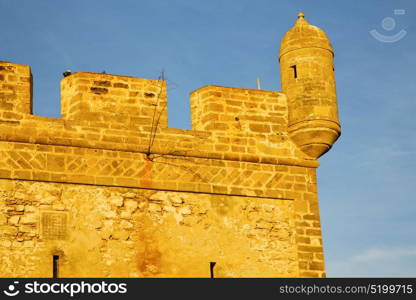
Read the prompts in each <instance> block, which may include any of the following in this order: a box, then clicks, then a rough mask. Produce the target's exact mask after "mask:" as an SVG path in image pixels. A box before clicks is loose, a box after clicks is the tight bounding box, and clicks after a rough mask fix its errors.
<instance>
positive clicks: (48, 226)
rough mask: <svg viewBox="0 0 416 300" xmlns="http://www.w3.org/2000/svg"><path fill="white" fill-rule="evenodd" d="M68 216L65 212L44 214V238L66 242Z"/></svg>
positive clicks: (42, 226)
mask: <svg viewBox="0 0 416 300" xmlns="http://www.w3.org/2000/svg"><path fill="white" fill-rule="evenodd" d="M67 219H68V214H67V213H65V212H55V211H54V212H49V211H48V212H42V213H41V232H42V238H44V239H48V240H64V239H65V238H66V235H67V232H66V231H67V228H66V227H67Z"/></svg>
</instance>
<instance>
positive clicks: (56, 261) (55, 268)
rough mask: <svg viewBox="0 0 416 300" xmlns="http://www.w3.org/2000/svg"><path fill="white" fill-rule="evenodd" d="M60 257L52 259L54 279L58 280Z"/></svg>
mask: <svg viewBox="0 0 416 300" xmlns="http://www.w3.org/2000/svg"><path fill="white" fill-rule="evenodd" d="M58 267H59V255H54V256H53V257H52V278H58V271H59V269H58Z"/></svg>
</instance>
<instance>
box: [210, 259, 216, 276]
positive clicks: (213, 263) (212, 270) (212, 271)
mask: <svg viewBox="0 0 416 300" xmlns="http://www.w3.org/2000/svg"><path fill="white" fill-rule="evenodd" d="M215 264H216V262H214V261H212V262H210V263H209V271H210V274H211V278H214V267H215Z"/></svg>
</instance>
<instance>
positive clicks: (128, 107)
mask: <svg viewBox="0 0 416 300" xmlns="http://www.w3.org/2000/svg"><path fill="white" fill-rule="evenodd" d="M300 19H303V18H300ZM297 23H299V22H297ZM301 23H302V22H301ZM302 24H303V23H302ZM296 26H300V25H299V24H297V25H295V27H296ZM302 26H306V25H302ZM285 40H286V41H287V40H288V39H284V40H283V43H285ZM289 40H296V36H295V38H294V39H289ZM291 46H292V44H291ZM302 51H303V50H302ZM295 52H296V51H293V53H295ZM302 53H303V52H302ZM302 53H300V54H299V55H303V54H302ZM314 53H315V52H313V51H312V52H308V53H307V55H312V56H311V57H309V58H308V59H309V60H312V61H313V60H314V57H313V55H314ZM290 57H292V56H290ZM291 59H292V58H291ZM281 60H283V59H281ZM316 61H318V64H331V68H332V59H331V58H330V57H326V58H325V59H321V56H320V54H317V57H316ZM283 66H287V64H286V65H285V63H283ZM283 66H282V68H283V69H282V72H286V71H287V70H284V68H285V67H283ZM289 67H290V66H289ZM301 69H302V68H301ZM299 72H301V73H300V74H306V73H303V72H307V74H309V75H308V76H309V77H310V80H312V81H313V80H315V79H314V71H311V70H309V71H306V70H299ZM317 72H318V73H319V72H320V71H319V70H318V71H317ZM282 76H284V75H283V74H282ZM302 76H303V75H302ZM316 76H317V78H318V79H317V80H318V81H320V82H321V81H322V80H323V79H322V74H320V75H319V74H318V75H316ZM324 77H325V76H324ZM325 78H326V79H325V80H329V81H331V80H332V81H333V77H328V78H329V79H328V78H327V77H325ZM31 82H32V78H31V73H30V68H29V67H28V66H22V65H18V64H13V63H9V62H0V257H1V263H0V276H2V277H51V276H52V269H53V268H52V258H53V256H54V255H55V256H59V265H58V267H59V272H58V273H59V276H61V277H209V276H210V262H216V265H215V268H214V275H215V276H216V277H323V276H325V268H324V257H323V249H322V237H321V230H320V228H321V227H320V217H319V207H318V198H317V186H316V168H317V167H318V166H319V163H318V161H317V160H316V158H317V157H319V156H320V155H321V154H322V153H323V152H321V153H318V152H319V151H320V150H319V149H321V148H319V147H321V146H322V144H325V145H328V147H330V146H331V145H332V144H331V143H330V141H329V140H328V133H327V132H329V131H331V130H333V131H334V129H333V128H331V126H327V123H328V122H325V120H326V119H325V118H326V117H323V118H322V119H323V120H324V121H323V122H320V123H319V124H318V125H319V126H317V125H316V124H317V123H316V120H315V119H316V118H309V117H308V116H310V114H308V111H307V110H305V107H307V109H310V105H309V104H307V105H306V104H302V102H301V101H303V100H302V97H301V94H302V90H299V91H297V92H296V93H295V92H294V91H295V86H296V83H291V84H288V87H286V85H285V83H283V86H284V91H283V92H276V91H264V90H253V89H241V88H230V87H220V86H205V87H202V88H200V89H198V90H196V91H194V92H192V93H191V96H190V102H191V114H192V128H193V129H192V130H182V129H173V128H168V126H167V107H166V103H167V95H166V82H164V81H160V80H149V79H140V78H132V77H125V76H118V75H110V74H101V73H100V74H98V73H86V72H78V73H74V74H71V75H69V76H67V77H65V78H63V79H62V80H61V98H62V118H61V119H55V118H47V117H41V116H34V115H32V114H31V112H32V109H31V106H32V104H31V103H32V99H31V94H32V93H31V89H32V86H31ZM282 82H285V81H284V80H282ZM299 84H301V85H304V83H299ZM331 84H333V85H330V87H331V91H332V87H333V88H335V83H334V82H332V83H331ZM320 88H321V87H320V85H319V84H317V85H312V86H311V89H312V91H310V89H309V90H308V93H309V94H306V96H307V97H315V96H316V95H318V96H319V95H322V94H323V93H324V91H325V89H324V90H323V91H320ZM286 90H287V91H286ZM293 93H295V94H296V101H295V100H294V99H293V95H294V94H293ZM331 93H332V92H331ZM334 95H335V94H334ZM328 99H329V98H328ZM331 99H332V100H331V101H335V102H331V103H330V104H328V103H326V102H322V101H323V100H322V101H321V102H319V101H318V102H316V101H313V103H315V104H314V105H315V106H313V107H312V110H313V111H314V112H322V111H325V112H328V111H331V110H328V109H326V108H325V107H328V105H329V107H335V108H336V99H335V98H331ZM298 101H300V103H301V104H299V103H298ZM328 101H329V100H328ZM331 109H332V108H331ZM332 112H335V110H332ZM293 116H296V118H298V119H296V120H297V121H299V120H300V119H302V118H303V120H301V123H305V124H309V125H307V126H303V127H302V128H301V130H300V129H299V128H298V127H296V128H295V129H293V128H294V127H293V125H294V124H293V120H294V119H293V118H294V117H293ZM325 116H328V115H325ZM330 117H331V118H332V119H333V120H332V121H333V122H332V123H334V122H335V123H337V122H338V120H337V116H336V114H335V113H330ZM311 121H312V122H311ZM337 124H338V126H339V122H338V123H337ZM308 126H309V127H308ZM317 128H318V129H317ZM308 130H309V131H312V134H310V133H309V132H308ZM335 131H336V130H335ZM299 132H301V134H299ZM305 132H306V134H305ZM336 132H338V135H339V130H338V131H336ZM338 135H337V136H338ZM337 136H336V137H337ZM300 137H301V138H300ZM335 139H336V138H335ZM335 139H333V141H332V142H334V141H335ZM305 145H307V146H306V147H305ZM316 146H317V147H316ZM311 149H312V151H311ZM316 149H318V150H316ZM327 150H328V149H326V151H327Z"/></svg>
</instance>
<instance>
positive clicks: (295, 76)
mask: <svg viewBox="0 0 416 300" xmlns="http://www.w3.org/2000/svg"><path fill="white" fill-rule="evenodd" d="M290 67H291V68H292V69H293V77H294V78H298V72H297V70H296V65H293V66H290Z"/></svg>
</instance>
